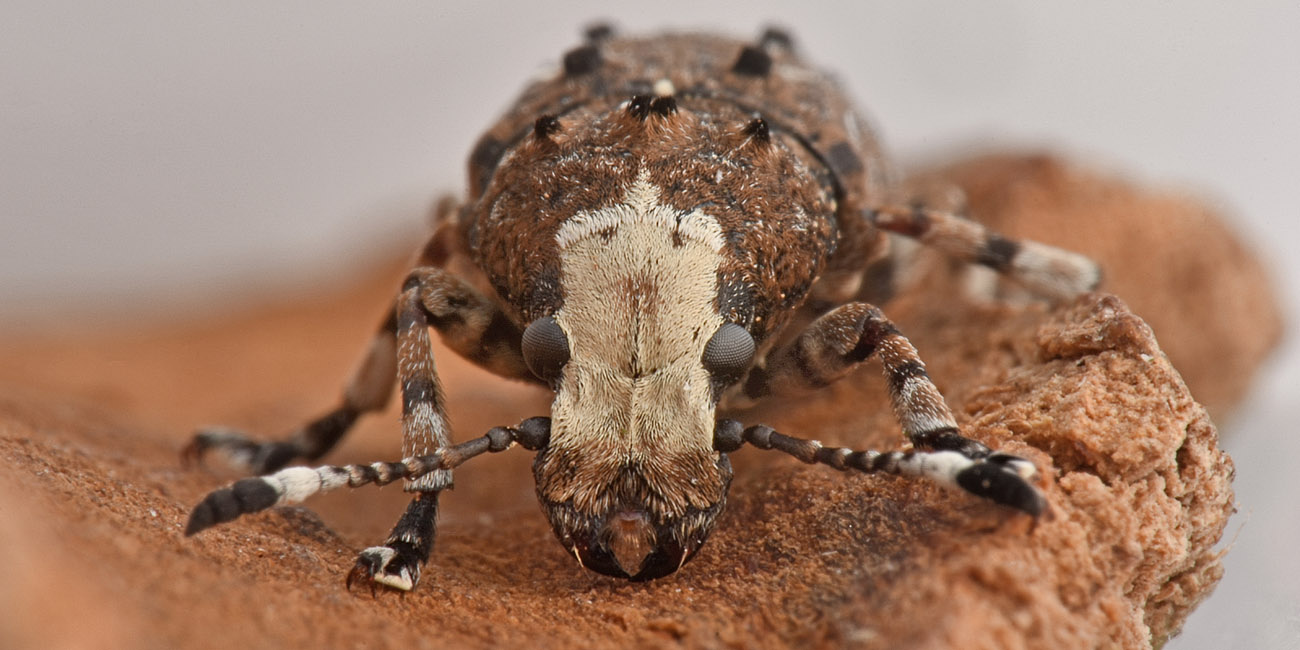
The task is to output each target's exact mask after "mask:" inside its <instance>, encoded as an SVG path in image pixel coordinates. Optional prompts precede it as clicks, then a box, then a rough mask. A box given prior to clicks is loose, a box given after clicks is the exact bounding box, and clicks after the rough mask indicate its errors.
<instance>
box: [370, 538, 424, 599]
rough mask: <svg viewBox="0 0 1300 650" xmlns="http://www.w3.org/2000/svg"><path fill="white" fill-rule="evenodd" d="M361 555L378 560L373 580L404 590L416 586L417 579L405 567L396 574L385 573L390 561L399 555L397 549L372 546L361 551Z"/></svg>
mask: <svg viewBox="0 0 1300 650" xmlns="http://www.w3.org/2000/svg"><path fill="white" fill-rule="evenodd" d="M361 555H362V556H363V557H364V556H369V557H370V558H372V559H377V560H378V562H377V563H376V565H377V566H378V568H377V569H376V570H375V573H374V575H372V576H370V579H371V580H373V581H375V582H378V583H379V584H381V585H384V586H386V587H392V588H393V589H400V590H402V591H410V590H412V589H414V588H415V580H414V579H413V578H412V576H411V574H410V572H409V571H407V570H406V569H405V568H403V569H402V570H401V571H399V572H398V573H397V574H396V575H391V574H387V573H384V569H386V568H388V563H389V562H392V561H393V558H395V557H397V551H394V550H393V549H391V548H388V547H387V546H371V547H370V548H368V549H366V550H364V551H361Z"/></svg>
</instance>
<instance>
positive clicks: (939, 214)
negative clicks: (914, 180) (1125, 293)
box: [866, 206, 1101, 300]
mask: <svg viewBox="0 0 1300 650" xmlns="http://www.w3.org/2000/svg"><path fill="white" fill-rule="evenodd" d="M866 217H867V218H868V219H869V220H870V221H871V222H872V223H873V224H874V225H875V226H876V227H878V228H880V229H882V230H887V231H889V232H895V233H898V234H900V235H906V236H907V237H911V238H913V239H916V240H917V241H920V242H921V243H923V244H925V245H927V246H930V247H932V248H935V249H937V250H939V251H942V252H943V253H945V254H947V255H948V256H950V257H952V258H953V259H956V260H959V261H962V262H966V263H968V264H981V265H983V266H987V267H989V268H991V269H993V270H995V271H997V272H998V273H1001V274H1003V275H1006V276H1009V277H1011V278H1013V279H1015V280H1016V281H1017V282H1019V283H1021V284H1023V285H1024V286H1026V287H1028V288H1029V289H1030V290H1031V291H1033V292H1034V293H1037V294H1038V295H1041V296H1043V297H1045V298H1049V299H1052V300H1066V299H1069V298H1073V297H1074V296H1077V295H1079V294H1081V293H1083V292H1085V291H1091V290H1093V289H1096V288H1097V286H1098V285H1099V284H1100V283H1101V268H1100V267H1098V266H1097V264H1096V262H1093V261H1092V260H1090V259H1088V258H1087V257H1085V256H1083V255H1079V254H1078V253H1072V252H1069V251H1066V250H1062V249H1060V248H1056V247H1054V246H1048V245H1046V244H1040V243H1038V242H1034V241H1027V240H1015V239H1009V238H1007V237H1003V236H1001V235H999V234H997V233H994V232H990V231H989V230H988V229H986V228H985V227H984V226H982V225H980V224H979V223H977V222H975V221H971V220H970V219H966V218H964V217H962V216H960V215H957V214H955V213H952V212H945V211H942V210H930V209H926V208H924V207H920V206H912V207H893V206H889V207H881V208H878V209H875V210H869V211H867V213H866Z"/></svg>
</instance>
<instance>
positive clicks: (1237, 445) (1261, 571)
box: [0, 0, 1300, 649]
mask: <svg viewBox="0 0 1300 650" xmlns="http://www.w3.org/2000/svg"><path fill="white" fill-rule="evenodd" d="M599 17H604V18H609V19H612V20H613V21H614V22H615V23H617V24H619V25H621V26H622V27H623V28H624V29H625V30H626V31H634V30H646V29H652V28H658V27H670V26H675V27H707V28H716V29H722V30H725V31H728V32H732V33H736V34H740V35H750V34H757V33H758V30H759V29H760V27H761V26H762V25H765V24H768V23H773V22H775V23H779V24H782V25H785V26H788V27H790V28H791V29H792V31H793V32H794V34H795V35H796V37H797V38H798V40H799V42H800V44H801V45H802V48H803V50H804V52H805V54H806V55H807V56H808V57H809V58H811V59H812V60H814V61H817V62H820V63H821V64H823V65H825V66H829V67H832V68H834V69H836V70H838V71H839V73H840V74H841V76H842V78H843V79H844V80H845V81H846V83H847V85H848V86H849V88H850V89H851V90H852V92H853V93H854V94H855V95H856V96H857V97H858V98H859V99H861V100H862V101H863V103H864V105H866V106H867V107H868V111H869V112H870V114H871V117H872V118H873V119H874V120H875V122H876V124H877V125H878V127H879V128H880V131H881V132H882V134H883V135H884V137H885V139H886V141H887V142H888V143H889V144H890V145H891V146H892V148H893V149H894V150H895V151H896V152H898V153H900V154H901V155H902V157H903V158H904V160H911V161H918V160H925V159H927V158H930V157H933V156H937V155H946V154H951V153H952V152H953V151H954V149H955V148H956V149H961V148H970V147H979V146H981V145H984V144H987V143H994V142H995V143H1000V144H1003V145H1022V146H1038V147H1050V148H1053V149H1057V150H1061V151H1065V152H1068V153H1069V154H1071V155H1072V156H1074V157H1076V158H1080V159H1083V160H1087V161H1089V162H1091V163H1094V164H1095V165H1097V166H1100V167H1102V168H1106V169H1112V170H1116V171H1117V172H1120V173H1123V174H1125V175H1127V176H1129V177H1131V178H1133V179H1135V180H1138V181H1140V182H1143V183H1148V184H1153V185H1155V186H1159V187H1165V188H1171V189H1179V190H1185V191H1190V192H1192V193H1195V194H1197V195H1199V196H1202V197H1204V198H1206V199H1207V200H1209V201H1211V202H1213V203H1215V204H1217V205H1219V206H1221V207H1222V208H1224V209H1225V210H1227V211H1228V212H1229V213H1231V214H1232V215H1234V216H1235V218H1236V219H1237V223H1238V225H1239V226H1240V229H1241V230H1242V231H1243V232H1244V234H1245V236H1246V238H1247V239H1248V240H1250V241H1251V242H1252V243H1254V244H1255V245H1257V246H1259V247H1260V248H1261V249H1262V250H1263V251H1264V254H1265V256H1266V258H1267V259H1268V261H1269V262H1270V264H1271V265H1272V267H1273V268H1274V269H1275V271H1276V278H1277V280H1278V286H1279V288H1280V289H1281V291H1282V292H1283V293H1284V295H1285V296H1287V298H1288V305H1290V306H1291V308H1290V309H1289V311H1291V312H1293V311H1294V309H1293V307H1294V305H1296V304H1298V303H1300V301H1298V298H1300V282H1298V281H1297V280H1298V279H1300V259H1298V258H1297V246H1296V245H1297V243H1300V236H1298V234H1297V231H1298V230H1300V218H1298V217H1297V207H1296V206H1297V192H1296V186H1297V184H1300V177H1298V172H1300V128H1297V125H1296V120H1297V119H1300V118H1298V116H1300V33H1298V32H1300V3H1296V2H1293V1H1285V2H1284V1H1278V2H1268V1H1266V0H1252V1H1247V2H1236V3H1224V2H1215V1H1200V0H1198V1H1195V2H1178V3H1174V2H1148V3H1134V2H1109V1H1107V2H1091V3H1087V4H1086V6H1085V4H1084V3H1077V4H1076V3H1072V4H1068V5H1065V4H1061V5H1057V4H1056V3H1051V2H1030V1H1023V2H979V3H974V2H971V3H960V2H938V1H935V0H925V1H919V2H915V1H914V2H907V3H903V2H898V3H843V4H833V3H823V4H818V3H810V2H789V1H785V2H775V1H770V0H763V1H757V0H756V1H752V2H745V3H704V2H698V1H697V2H640V3H633V4H630V5H628V6H626V7H624V6H615V5H610V4H608V3H603V2H568V3H560V2H548V3H532V4H529V5H528V6H514V5H511V4H505V3H470V2H440V3H433V2H415V1H410V0H407V1H401V2H386V3H351V2H307V1H302V2H256V3H253V2H248V3H217V2H193V3H167V2H144V1H142V0H119V1H117V2H113V3H104V2H94V1H91V0H85V1H80V2H49V1H45V2H31V1H28V0H4V2H3V3H2V4H0V327H4V328H9V329H13V328H33V327H40V326H42V325H44V324H47V323H50V322H51V321H53V320H63V319H69V318H74V317H75V318H77V319H78V320H79V322H83V323H86V324H87V326H93V325H96V324H103V323H128V322H130V321H131V320H132V319H134V318H140V317H142V316H147V315H149V314H156V313H166V314H169V315H170V316H171V317H176V315H177V314H183V315H185V316H187V317H195V318H198V317H202V316H203V314H204V313H205V310H209V309H214V308H217V307H213V306H212V305H214V304H215V305H220V306H221V307H227V308H228V305H229V304H230V303H229V302H228V301H229V300H231V299H238V298H240V297H246V296H248V295H250V293H252V292H250V289H249V287H250V286H251V287H257V289H258V290H259V291H283V290H310V288H311V287H314V286H316V287H318V286H321V285H322V284H324V283H328V282H329V281H331V280H333V279H337V278H341V277H345V276H346V274H347V272H348V271H349V269H351V268H355V265H356V264H358V263H360V262H361V261H364V260H365V259H367V258H368V257H372V256H374V255H378V254H381V253H383V252H389V251H391V250H392V247H393V244H394V242H395V240H398V239H400V238H403V237H411V236H414V235H416V234H418V233H419V232H421V231H422V230H423V225H422V224H423V219H424V215H425V213H426V210H427V206H428V205H429V204H430V202H431V201H432V199H433V198H434V197H435V196H436V195H437V194H438V193H440V192H444V191H456V190H458V189H459V188H460V186H461V184H462V182H463V177H464V171H463V169H464V167H463V160H464V158H465V153H466V152H467V151H468V149H469V147H470V145H471V143H472V141H473V139H474V138H475V137H476V135H477V133H478V132H479V131H480V130H481V129H482V128H483V127H484V126H486V125H487V124H488V123H489V122H490V121H491V120H492V119H493V117H494V116H495V115H496V114H497V112H498V111H500V110H502V109H503V108H504V107H505V106H506V104H507V103H508V102H509V101H510V99H511V97H512V96H513V94H514V93H515V92H516V91H517V90H518V88H519V87H520V85H521V83H522V82H523V81H524V80H525V79H527V78H528V77H530V76H531V75H533V74H535V73H536V72H537V71H538V70H540V69H541V63H543V62H547V61H550V62H554V61H555V60H556V59H557V57H558V56H559V54H560V53H561V52H562V51H564V50H565V49H566V48H568V47H570V46H572V45H573V44H575V43H576V41H577V33H578V29H579V27H580V26H581V25H584V24H586V23H588V22H589V21H591V20H593V19H595V18H599ZM223 301H227V302H223ZM88 317H89V318H88ZM1295 333H1296V331H1295V328H1294V326H1293V327H1292V329H1291V332H1290V337H1289V340H1288V342H1287V344H1286V347H1285V349H1284V350H1283V352H1282V354H1280V355H1279V356H1278V357H1277V358H1275V359H1274V361H1273V362H1272V363H1271V364H1270V365H1269V367H1268V368H1267V370H1266V373H1265V374H1264V375H1263V376H1262V377H1261V378H1260V380H1259V383H1258V387H1257V390H1256V392H1255V395H1254V397H1253V398H1252V399H1251V400H1250V401H1249V402H1248V403H1247V404H1246V405H1245V406H1244V408H1243V409H1242V411H1241V412H1240V413H1239V414H1238V415H1237V416H1235V417H1233V418H1231V419H1229V420H1226V421H1222V422H1220V425H1221V427H1222V429H1223V430H1224V432H1225V434H1226V436H1227V439H1226V441H1225V445H1226V446H1227V447H1228V449H1229V450H1230V451H1231V452H1232V454H1233V456H1234V458H1235V459H1236V463H1237V472H1238V480H1237V484H1236V487H1237V492H1238V499H1239V501H1240V513H1239V514H1238V515H1237V516H1236V517H1235V518H1234V519H1233V520H1232V522H1231V524H1230V525H1229V529H1228V532H1227V534H1226V535H1225V537H1226V539H1227V540H1228V541H1230V542H1231V543H1232V544H1233V548H1232V552H1231V553H1230V554H1229V555H1228V556H1227V560H1226V564H1227V575H1226V577H1225V578H1224V581H1223V582H1222V584H1221V585H1220V586H1219V587H1218V590H1217V591H1216V592H1215V594H1214V595H1213V596H1212V597H1211V599H1210V600H1209V601H1208V602H1207V603H1206V604H1205V605H1204V606H1203V607H1202V608H1201V609H1200V610H1199V611H1198V612H1197V613H1196V614H1195V615H1193V616H1192V618H1191V619H1190V621H1189V622H1188V624H1187V626H1186V628H1185V632H1184V634H1183V635H1182V636H1181V637H1179V638H1177V639H1175V640H1174V641H1173V642H1172V643H1170V644H1169V646H1168V647H1169V648H1172V649H1191V648H1225V647H1240V648H1295V647H1300V548H1298V547H1300V523H1298V520H1297V517H1296V511H1297V508H1296V506H1295V500H1296V496H1297V494H1300V489H1298V488H1300V479H1297V477H1296V472H1295V470H1294V469H1293V465H1294V463H1296V462H1297V460H1296V459H1298V458H1300V443H1298V441H1300V434H1298V433H1297V431H1296V428H1295V424H1294V420H1293V419H1292V418H1291V417H1290V414H1291V409H1292V407H1293V406H1294V404H1295V403H1296V399H1295V398H1296V395H1297V390H1296V386H1297V385H1300V349H1298V348H1297V345H1296V343H1295ZM1242 335H1243V336H1249V335H1250V333H1249V332H1243V333H1242Z"/></svg>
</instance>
